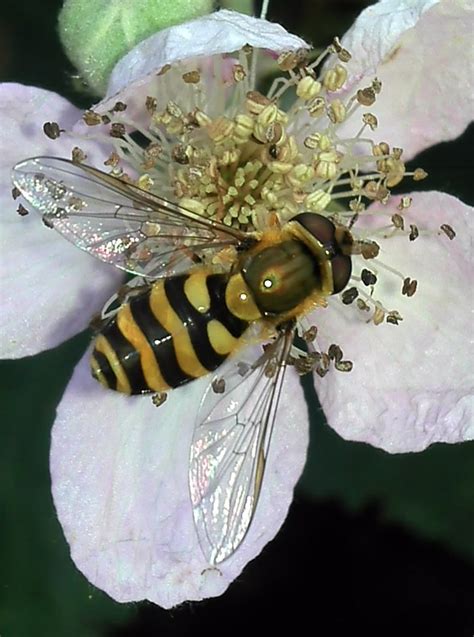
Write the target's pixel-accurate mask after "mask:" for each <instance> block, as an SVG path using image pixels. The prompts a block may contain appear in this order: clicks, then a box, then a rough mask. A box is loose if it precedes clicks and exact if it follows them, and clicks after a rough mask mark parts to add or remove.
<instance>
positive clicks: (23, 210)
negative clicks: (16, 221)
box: [16, 203, 30, 217]
mask: <svg viewBox="0 0 474 637" xmlns="http://www.w3.org/2000/svg"><path fill="white" fill-rule="evenodd" d="M16 211H17V212H18V214H19V215H20V217H26V215H28V214H30V212H29V210H27V209H26V208H25V206H23V205H22V204H21V203H20V204H18V208H17V209H16Z"/></svg>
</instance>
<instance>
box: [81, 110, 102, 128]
mask: <svg viewBox="0 0 474 637" xmlns="http://www.w3.org/2000/svg"><path fill="white" fill-rule="evenodd" d="M82 119H83V120H84V122H85V123H86V125H87V126H98V125H99V124H102V115H99V113H95V112H94V111H86V112H85V113H84V115H83V116H82Z"/></svg>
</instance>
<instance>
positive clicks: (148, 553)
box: [0, 0, 474, 607]
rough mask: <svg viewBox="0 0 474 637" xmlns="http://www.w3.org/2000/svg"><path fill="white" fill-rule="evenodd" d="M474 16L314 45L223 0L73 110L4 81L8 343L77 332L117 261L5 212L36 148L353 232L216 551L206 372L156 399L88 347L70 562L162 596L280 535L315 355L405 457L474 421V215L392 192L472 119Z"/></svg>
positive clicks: (357, 28)
mask: <svg viewBox="0 0 474 637" xmlns="http://www.w3.org/2000/svg"><path fill="white" fill-rule="evenodd" d="M472 12H473V10H472V9H471V8H470V7H469V6H468V4H467V3H465V2H462V1H461V0H459V1H455V0H452V1H450V0H444V1H442V2H436V1H434V0H432V1H426V0H425V1H424V2H422V1H417V2H415V1H408V0H406V1H405V2H403V3H401V2H399V1H398V2H392V1H391V0H390V1H389V0H384V1H382V2H379V3H378V4H376V5H372V6H371V7H369V8H368V9H367V10H366V11H364V12H363V13H362V14H361V16H360V17H359V19H358V20H357V22H356V23H355V25H354V26H353V27H352V29H351V30H350V31H349V33H348V34H347V36H346V38H345V39H343V40H342V42H340V41H339V40H338V39H335V40H334V42H333V44H332V45H331V46H330V47H329V48H328V49H327V50H326V51H324V52H323V53H322V54H321V55H319V56H315V55H313V54H312V52H311V50H310V48H309V47H308V45H307V44H306V43H305V42H303V41H302V40H301V39H299V38H298V37H296V36H294V35H291V34H288V33H287V32H286V31H285V30H284V29H283V28H282V27H280V26H279V25H275V24H271V23H269V22H266V21H262V20H257V19H254V18H249V17H247V16H243V15H240V14H236V13H232V12H228V11H221V12H219V13H216V14H212V15H210V16H207V17H204V18H201V19H198V20H195V21H193V22H190V23H187V24H183V25H180V26H177V27H173V28H170V29H167V30H165V31H162V32H160V33H158V34H156V35H154V36H152V37H150V38H148V39H147V40H145V41H144V42H142V43H141V44H139V45H138V46H137V47H135V48H134V49H133V50H132V51H131V52H130V53H129V54H127V55H126V56H125V57H124V58H123V59H122V60H121V61H120V62H119V63H118V64H117V66H116V67H115V69H114V71H113V73H112V76H111V78H110V83H109V89H108V93H107V96H106V97H105V98H104V100H102V101H101V102H100V103H99V104H98V105H96V106H95V107H94V108H93V109H91V110H89V111H87V112H86V113H85V114H84V115H83V116H81V114H80V113H79V112H78V110H77V109H75V108H74V107H72V106H71V105H70V104H68V103H67V102H66V101H65V100H64V99H62V98H61V97H59V96H57V95H54V94H52V93H49V92H47V91H43V90H40V89H33V88H29V87H23V86H19V85H3V86H1V87H0V95H1V98H2V99H1V117H2V128H1V130H2V132H1V134H2V141H3V144H2V147H3V148H4V149H5V152H4V154H3V156H2V158H1V165H0V169H1V178H2V180H3V181H2V184H3V186H4V188H3V191H2V194H1V196H2V197H3V206H2V209H3V211H4V213H3V215H2V224H3V232H2V242H3V244H2V271H3V276H4V277H5V281H6V282H8V285H3V286H2V295H3V303H2V306H3V308H4V314H3V318H2V320H3V325H2V328H3V329H2V333H3V334H4V336H5V337H6V338H4V343H3V347H4V355H5V356H9V357H21V356H26V355H31V354H34V353H36V352H38V351H41V350H43V349H47V348H51V347H54V346H55V345H57V344H58V343H60V342H62V341H63V340H65V339H67V338H69V337H71V336H72V335H73V334H75V333H77V332H78V331H80V330H81V329H83V328H85V327H86V326H87V324H88V322H89V320H90V318H91V316H92V315H93V314H94V313H96V312H97V311H100V308H101V307H102V306H103V304H104V302H105V301H106V299H107V298H109V297H110V295H111V294H112V293H113V292H114V291H115V290H116V289H117V288H118V286H119V285H120V280H121V276H120V274H119V273H118V272H117V271H115V270H114V268H112V267H110V266H108V265H106V264H103V263H100V262H99V261H96V260H94V259H93V258H92V257H90V256H89V255H85V254H83V253H81V252H80V251H79V250H77V249H74V248H73V247H72V246H70V245H69V244H67V242H65V241H64V240H63V239H62V238H61V237H60V236H59V235H57V234H56V233H54V232H48V231H47V230H46V229H45V228H44V226H43V225H42V224H41V223H38V218H37V217H36V218H35V217H34V215H32V214H31V215H26V210H25V208H24V207H23V204H20V206H19V208H18V210H19V212H20V215H19V216H16V217H15V216H14V215H11V214H8V211H11V210H12V209H13V207H12V204H11V201H9V200H8V197H7V194H8V195H9V191H10V188H9V187H7V184H8V182H9V172H10V169H11V167H12V165H14V164H15V163H16V162H17V161H18V160H20V159H23V158H25V157H27V156H34V155H45V154H50V155H55V156H64V157H71V152H72V153H73V157H74V158H75V159H76V160H78V161H84V160H85V161H86V162H87V163H89V164H91V165H94V166H96V167H99V168H100V167H102V168H103V169H106V170H107V169H108V170H110V171H111V172H112V173H113V174H116V175H118V176H122V177H124V174H125V173H126V174H127V178H130V179H134V180H135V181H136V182H137V183H138V184H139V185H140V186H141V187H142V188H145V189H147V188H148V189H150V190H152V191H154V192H157V193H159V194H161V195H162V196H164V197H167V198H171V199H173V200H176V201H177V202H179V203H181V204H182V205H183V206H186V207H188V208H191V209H195V210H196V211H197V212H199V213H200V214H203V215H207V216H209V217H211V218H219V219H221V220H223V222H224V223H226V224H228V225H233V226H235V227H239V228H244V229H263V228H265V227H268V225H269V224H278V223H284V222H285V221H287V220H289V219H291V218H292V217H293V216H294V215H295V214H297V213H298V212H299V211H303V210H305V211H313V212H316V213H319V214H323V215H326V216H331V218H332V219H333V220H334V221H335V222H336V223H338V224H339V225H341V226H346V227H348V228H350V229H351V233H352V234H353V236H354V241H355V243H354V252H355V255H354V257H353V275H352V278H351V281H350V283H349V285H348V287H347V289H346V290H345V291H344V292H343V294H342V295H340V296H337V297H332V298H330V299H329V301H328V306H327V307H326V308H322V309H318V310H317V311H316V312H315V313H314V314H313V315H311V316H309V317H306V318H305V319H304V321H303V325H302V333H303V334H304V336H305V337H306V340H307V342H308V348H309V356H306V357H305V358H301V359H297V360H295V361H294V366H293V367H294V369H292V368H290V369H289V370H288V373H287V377H286V380H285V389H284V392H283V396H282V398H281V403H280V410H279V414H278V416H277V421H276V426H275V434H274V440H273V441H272V448H271V458H270V462H269V466H268V468H267V472H266V475H265V479H264V485H263V489H262V495H261V497H260V502H259V505H258V508H257V512H256V515H255V519H254V521H253V523H252V526H251V528H250V531H249V533H248V535H247V537H246V539H245V541H244V543H243V544H242V545H241V546H240V548H239V549H238V550H237V551H236V553H235V554H234V555H232V557H231V558H229V560H227V561H225V562H224V563H222V564H220V565H219V569H218V570H217V569H209V568H208V564H206V561H205V559H204V557H203V555H202V553H201V550H200V548H199V544H198V540H197V536H196V532H195V529H194V527H193V522H192V513H191V504H190V500H189V494H188V485H187V465H188V457H189V446H190V441H191V436H192V429H193V425H194V414H195V412H196V409H197V405H198V404H199V401H200V398H201V396H202V394H203V391H204V388H205V386H206V384H207V383H208V379H206V378H204V379H200V380H196V381H194V382H193V383H191V384H190V385H188V386H186V387H183V388H180V389H179V390H176V391H174V392H173V393H172V394H171V395H170V396H169V398H168V400H167V401H166V402H165V403H164V404H163V405H161V406H160V407H159V410H157V409H156V407H155V406H154V405H153V404H152V401H151V400H150V399H149V398H146V397H128V396H122V395H117V394H116V393H114V392H108V391H105V390H104V389H103V388H102V387H101V386H100V385H99V384H98V383H96V382H95V381H94V380H93V379H92V378H91V376H90V372H89V364H88V356H89V354H86V355H85V356H84V358H83V359H82V361H81V362H80V363H79V364H78V366H77V368H76V370H75V372H74V374H73V377H72V379H71V381H70V383H69V385H68V387H67V389H66V392H65V394H64V397H63V399H62V401H61V403H60V405H59V407H58V413H57V418H56V422H55V424H54V428H53V434H52V449H51V474H52V484H53V494H54V499H55V504H56V508H57V512H58V516H59V519H60V521H61V524H62V526H63V529H64V533H65V535H66V538H67V540H68V542H69V544H70V547H71V554H72V558H73V560H74V562H75V563H76V565H77V566H78V568H79V569H80V570H81V571H82V572H83V573H84V574H85V575H86V577H87V578H88V579H89V580H90V581H91V582H92V583H93V584H95V585H96V586H98V587H99V588H102V589H103V590H105V591H106V592H107V593H108V594H109V595H111V596H112V597H113V598H114V599H116V600H119V601H132V600H141V599H148V600H150V601H153V602H155V603H158V604H160V605H161V606H164V607H171V606H173V605H176V604H178V603H180V602H182V601H184V600H196V599H202V598H205V597H211V596H215V595H219V594H221V593H222V592H223V591H224V590H225V589H226V588H227V586H228V585H229V583H230V582H231V581H232V580H233V579H235V577H236V576H237V575H238V574H239V573H240V572H241V570H242V569H243V568H244V566H245V564H246V563H247V562H248V561H249V560H251V559H252V558H253V557H255V556H256V555H257V554H258V553H259V552H260V551H261V550H262V548H263V546H264V545H265V544H266V543H267V542H268V541H269V540H270V539H271V538H272V537H273V536H274V535H275V533H276V532H277V531H278V529H279V527H280V526H281V524H282V522H283V520H284V518H285V516H286V513H287V510H288V507H289V504H290V502H291V498H292V491H293V487H294V485H295V483H296V481H297V479H298V477H299V475H300V473H301V470H302V468H303V464H304V461H305V452H306V446H307V437H308V432H307V413H306V405H305V402H304V399H303V394H302V391H301V388H300V385H299V380H298V373H303V372H306V373H313V374H314V379H315V385H316V388H317V391H318V395H319V397H320V400H321V404H322V406H323V408H324V411H325V414H326V417H327V420H328V423H329V425H330V426H332V427H334V428H335V429H336V430H337V431H338V432H339V433H340V434H341V435H342V436H344V437H345V438H348V439H351V440H363V441H365V442H368V443H370V444H373V445H376V446H379V447H382V448H384V449H386V450H387V451H390V452H407V451H418V450H421V449H423V448H425V447H426V446H428V445H429V444H431V443H433V442H437V441H444V442H460V441H462V440H467V439H470V438H472V437H473V434H474V431H473V424H472V414H471V408H472V391H473V390H472V386H473V379H472V372H470V371H469V357H468V356H467V355H466V354H465V353H464V352H466V348H467V346H468V342H469V337H470V323H469V313H470V308H469V307H468V305H469V299H470V294H469V290H470V281H471V280H472V279H471V277H472V257H471V253H470V245H471V244H470V242H471V241H472V212H471V211H470V209H469V208H468V207H467V206H466V205H464V204H463V203H462V202H460V201H459V200H457V199H455V198H454V197H451V196H448V195H443V194H442V193H436V192H424V193H416V194H412V195H410V194H404V195H394V194H392V193H391V191H392V190H393V189H394V188H395V187H397V186H398V185H399V184H400V182H401V181H402V180H403V179H404V178H407V179H415V180H418V179H421V178H423V177H424V176H425V174H424V172H423V171H422V169H421V168H420V169H417V170H415V171H414V172H413V173H408V172H407V171H406V168H405V161H406V160H407V159H409V158H410V157H412V156H413V155H414V154H415V153H416V152H419V151H420V150H421V149H423V148H424V147H426V146H427V145H429V144H431V143H434V142H436V141H441V140H445V139H450V138H452V137H454V136H456V135H457V134H459V133H461V132H462V130H463V129H464V127H465V126H466V125H467V124H468V122H469V120H470V113H469V108H468V100H469V95H470V94H471V92H472V91H471V89H472V74H471V73H470V72H469V65H468V64H465V65H463V64H460V63H459V60H460V59H462V54H463V52H465V50H466V49H467V47H468V43H469V37H470V33H469V28H468V26H466V25H467V24H468V22H469V19H468V18H469V16H470V17H472ZM453 33H455V35H456V37H450V35H451V34H453ZM432 41H436V42H437V46H436V47H432ZM272 60H273V65H274V69H275V72H277V73H278V76H277V77H276V79H274V81H273V82H272V83H271V86H270V87H269V88H268V90H266V91H260V90H259V88H258V85H257V81H256V77H257V73H258V70H259V65H260V64H261V63H262V61H265V63H268V62H269V61H272ZM434 68H436V76H434V75H433V74H432V72H431V71H432V69H434ZM428 104H429V107H430V109H432V110H431V112H430V114H429V116H427V112H426V111H427V105H428ZM45 121H46V122H48V124H47V125H46V126H45V129H44V131H45V132H46V136H44V135H43V132H42V131H41V126H39V124H42V123H43V122H45ZM404 184H405V182H404ZM7 190H8V193H7ZM17 205H18V204H17ZM18 264H21V266H20V267H19V265H18ZM12 282H14V284H12ZM51 308H54V309H55V311H53V312H52V310H51ZM315 328H317V330H316V329H315ZM343 351H344V353H343Z"/></svg>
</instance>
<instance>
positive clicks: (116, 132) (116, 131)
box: [110, 122, 125, 139]
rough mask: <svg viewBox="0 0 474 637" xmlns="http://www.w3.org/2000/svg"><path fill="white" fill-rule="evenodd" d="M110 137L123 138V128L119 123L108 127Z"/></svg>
mask: <svg viewBox="0 0 474 637" xmlns="http://www.w3.org/2000/svg"><path fill="white" fill-rule="evenodd" d="M110 136H111V137H115V138H118V139H121V138H123V137H125V126H124V124H121V123H120V122H114V123H113V124H112V126H111V127H110Z"/></svg>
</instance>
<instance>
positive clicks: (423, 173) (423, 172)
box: [413, 168, 428, 181]
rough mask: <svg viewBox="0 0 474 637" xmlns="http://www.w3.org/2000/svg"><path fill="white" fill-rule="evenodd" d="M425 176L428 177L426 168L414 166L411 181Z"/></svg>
mask: <svg viewBox="0 0 474 637" xmlns="http://www.w3.org/2000/svg"><path fill="white" fill-rule="evenodd" d="M426 177H428V173H427V172H426V170H423V168H416V170H415V171H414V172H413V181H421V180H422V179H425V178H426Z"/></svg>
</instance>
